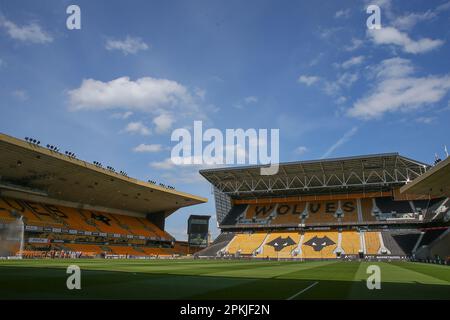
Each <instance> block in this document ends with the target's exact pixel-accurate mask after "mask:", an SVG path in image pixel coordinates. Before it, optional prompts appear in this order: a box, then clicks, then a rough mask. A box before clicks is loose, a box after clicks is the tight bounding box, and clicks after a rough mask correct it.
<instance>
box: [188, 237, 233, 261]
mask: <svg viewBox="0 0 450 320" xmlns="http://www.w3.org/2000/svg"><path fill="white" fill-rule="evenodd" d="M233 238H234V233H232V232H224V233H221V234H220V235H219V236H218V237H217V238H216V239H215V240H214V241H213V243H211V244H210V245H209V246H208V247H206V248H205V249H203V250H200V251H199V252H197V253H195V257H217V256H220V253H222V251H223V249H225V248H226V246H227V245H228V244H229V243H230V241H231V240H233Z"/></svg>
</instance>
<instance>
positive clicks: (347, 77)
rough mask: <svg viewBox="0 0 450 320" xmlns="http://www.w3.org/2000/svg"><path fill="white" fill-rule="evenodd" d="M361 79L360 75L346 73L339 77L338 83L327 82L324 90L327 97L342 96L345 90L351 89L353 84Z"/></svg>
mask: <svg viewBox="0 0 450 320" xmlns="http://www.w3.org/2000/svg"><path fill="white" fill-rule="evenodd" d="M358 79H359V74H358V73H356V72H344V73H342V74H340V75H338V78H337V79H336V81H333V82H331V81H326V82H325V85H324V87H323V90H324V91H325V93H326V94H327V95H330V96H334V95H338V94H341V90H342V89H343V88H350V87H351V86H352V85H353V83H355V82H356V81H357V80H358Z"/></svg>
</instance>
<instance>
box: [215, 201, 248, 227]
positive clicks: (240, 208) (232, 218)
mask: <svg viewBox="0 0 450 320" xmlns="http://www.w3.org/2000/svg"><path fill="white" fill-rule="evenodd" d="M245 209H247V205H246V204H237V205H234V206H233V207H232V208H231V210H230V212H228V214H227V215H226V216H225V218H224V219H223V221H222V223H221V224H223V225H234V224H235V223H236V221H237V218H239V216H240V215H241V214H243V213H244V211H245Z"/></svg>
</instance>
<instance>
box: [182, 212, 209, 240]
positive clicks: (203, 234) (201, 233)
mask: <svg viewBox="0 0 450 320" xmlns="http://www.w3.org/2000/svg"><path fill="white" fill-rule="evenodd" d="M209 218H210V216H198V215H191V216H190V217H189V219H188V230H187V231H188V238H189V240H188V241H189V245H190V246H195V247H207V246H208V235H209Z"/></svg>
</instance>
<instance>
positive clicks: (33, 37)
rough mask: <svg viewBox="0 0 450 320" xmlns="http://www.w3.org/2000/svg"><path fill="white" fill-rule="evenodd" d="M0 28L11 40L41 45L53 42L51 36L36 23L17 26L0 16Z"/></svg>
mask: <svg viewBox="0 0 450 320" xmlns="http://www.w3.org/2000/svg"><path fill="white" fill-rule="evenodd" d="M0 27H3V28H4V29H5V30H6V33H8V35H9V36H10V37H11V38H12V39H15V40H19V41H22V42H29V43H37V44H43V43H48V42H52V41H53V38H52V36H51V35H50V34H48V33H47V32H45V31H44V30H43V29H42V28H41V26H40V25H39V24H37V23H36V22H31V23H29V24H27V25H24V26H18V25H16V24H15V23H14V22H12V21H10V20H7V19H6V18H5V17H3V16H1V15H0Z"/></svg>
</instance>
